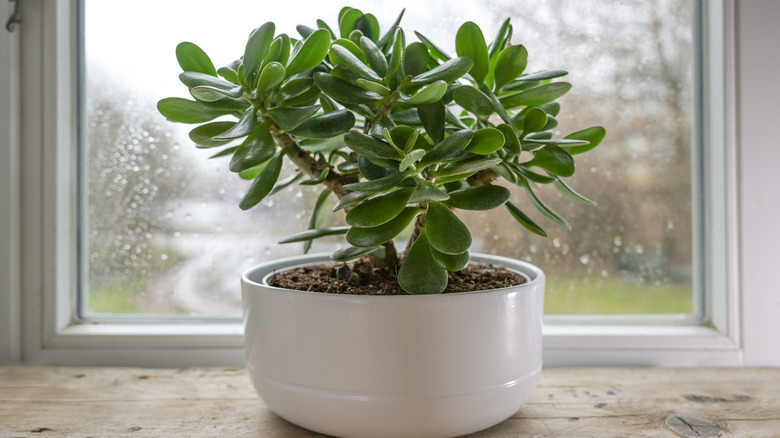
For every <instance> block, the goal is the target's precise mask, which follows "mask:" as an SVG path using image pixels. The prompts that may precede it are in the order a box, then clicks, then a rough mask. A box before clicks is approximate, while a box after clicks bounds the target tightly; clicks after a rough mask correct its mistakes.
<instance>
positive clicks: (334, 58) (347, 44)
mask: <svg viewBox="0 0 780 438" xmlns="http://www.w3.org/2000/svg"><path fill="white" fill-rule="evenodd" d="M336 46H341V47H343V48H345V49H347V50H349V51H350V52H352V54H353V55H355V56H356V57H357V58H358V59H359V60H360V61H362V62H363V63H365V62H367V61H366V55H365V54H364V53H363V51H362V50H361V49H360V47H358V45H357V44H355V43H353V42H352V41H350V40H348V39H346V38H339V39H337V40H336V41H333V44H331V46H330V51H329V52H328V57H329V58H330V63H331V64H333V66H334V67H335V66H337V65H339V64H341V63H342V62H343V61H342V60H341V58H340V57H339V55H338V53H336V51H335V50H333V48H334V47H336Z"/></svg>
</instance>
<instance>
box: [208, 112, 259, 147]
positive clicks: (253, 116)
mask: <svg viewBox="0 0 780 438" xmlns="http://www.w3.org/2000/svg"><path fill="white" fill-rule="evenodd" d="M256 127H257V112H256V111H255V109H254V108H253V107H249V108H247V110H246V111H244V114H242V115H241V118H240V119H238V123H236V124H235V125H233V127H231V128H230V129H228V130H227V131H225V132H223V133H221V134H219V135H215V136H214V139H215V140H231V139H234V138H240V137H243V136H245V135H249V134H251V133H252V131H254V130H255V128H256Z"/></svg>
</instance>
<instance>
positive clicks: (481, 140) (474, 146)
mask: <svg viewBox="0 0 780 438" xmlns="http://www.w3.org/2000/svg"><path fill="white" fill-rule="evenodd" d="M502 147H504V134H502V133H501V131H499V130H498V129H496V128H482V129H478V130H477V131H476V132H474V138H473V139H471V143H469V146H468V147H467V148H466V150H468V151H469V152H472V153H475V154H479V155H489V154H492V153H493V152H495V151H497V150H499V149H501V148H502Z"/></svg>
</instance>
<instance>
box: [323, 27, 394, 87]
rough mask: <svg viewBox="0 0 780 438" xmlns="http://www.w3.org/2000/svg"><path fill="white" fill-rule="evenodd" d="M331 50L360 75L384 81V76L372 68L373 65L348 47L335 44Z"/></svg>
mask: <svg viewBox="0 0 780 438" xmlns="http://www.w3.org/2000/svg"><path fill="white" fill-rule="evenodd" d="M364 38H365V37H364ZM331 50H332V51H333V52H334V53H336V55H338V57H339V59H340V60H341V62H342V63H343V64H344V65H346V66H347V68H349V70H350V71H352V73H354V74H356V75H357V76H358V77H360V78H363V79H366V80H369V81H373V82H382V78H381V77H380V76H379V75H378V74H377V73H376V72H375V71H374V70H372V69H371V67H369V66H367V65H366V64H365V63H364V62H363V61H361V60H360V59H358V57H357V56H355V55H354V54H353V53H352V52H351V51H349V50H348V49H346V48H344V47H343V46H340V45H337V44H334V45H333V46H332V47H331Z"/></svg>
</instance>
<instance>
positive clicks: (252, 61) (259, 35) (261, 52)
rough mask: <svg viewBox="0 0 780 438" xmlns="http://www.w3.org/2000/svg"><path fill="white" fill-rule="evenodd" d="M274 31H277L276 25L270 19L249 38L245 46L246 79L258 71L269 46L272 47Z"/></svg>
mask: <svg viewBox="0 0 780 438" xmlns="http://www.w3.org/2000/svg"><path fill="white" fill-rule="evenodd" d="M274 32H276V26H275V25H274V23H272V22H270V21H269V22H268V23H265V24H263V25H262V26H260V27H258V28H257V29H255V30H254V31H252V34H251V35H249V40H248V41H247V43H246V47H245V48H244V57H243V63H244V71H245V73H244V75H245V77H244V79H249V78H250V77H252V76H253V75H254V74H255V73H257V70H258V69H259V68H260V63H261V62H262V60H263V58H265V54H266V52H267V51H268V47H270V45H271V41H273V39H274Z"/></svg>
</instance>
